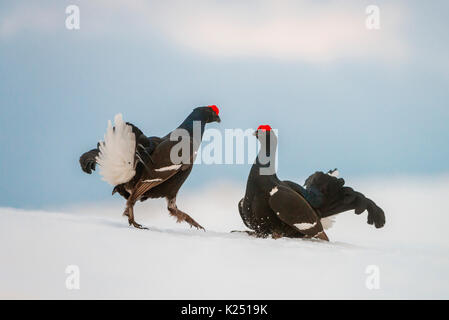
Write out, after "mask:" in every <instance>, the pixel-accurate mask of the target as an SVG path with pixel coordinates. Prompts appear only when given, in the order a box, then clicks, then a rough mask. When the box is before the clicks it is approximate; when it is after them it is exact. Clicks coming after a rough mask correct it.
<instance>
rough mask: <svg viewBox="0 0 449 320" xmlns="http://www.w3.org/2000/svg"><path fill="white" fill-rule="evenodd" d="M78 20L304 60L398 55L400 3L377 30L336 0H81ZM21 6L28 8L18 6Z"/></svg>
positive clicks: (207, 49)
mask: <svg viewBox="0 0 449 320" xmlns="http://www.w3.org/2000/svg"><path fill="white" fill-rule="evenodd" d="M78 5H79V7H80V10H81V24H82V29H83V30H84V31H88V34H89V35H99V34H105V33H109V34H111V35H114V34H120V32H126V33H128V34H132V35H138V36H139V37H143V39H145V36H146V35H147V34H148V32H149V31H152V32H157V33H159V34H162V36H163V37H164V38H166V39H168V40H169V41H171V42H173V43H175V44H176V45H178V46H181V47H183V48H187V49H188V50H191V51H193V52H196V53H198V54H201V55H206V56H211V57H254V58H258V57H261V58H267V57H268V58H275V59H282V60H304V61H308V62H323V61H333V60H336V59H341V58H343V59H344V58H354V57H381V58H386V59H388V60H390V59H394V60H396V59H398V58H399V59H401V58H403V57H404V56H405V52H406V50H405V44H404V41H403V40H402V37H401V35H400V26H401V23H402V19H401V15H400V13H401V8H399V7H398V6H397V5H393V4H388V5H386V4H383V5H382V6H381V8H380V17H381V29H380V30H376V31H370V30H367V28H366V27H365V20H366V17H367V15H366V13H365V9H366V5H365V4H363V3H360V2H355V1H351V2H345V4H342V3H341V2H337V1H326V2H317V1H312V0H303V1H269V0H261V1H206V0H197V1H194V2H190V1H189V2H187V1H181V0H172V1H164V2H156V1H152V2H148V1H144V0H131V1H127V2H123V1H95V2H91V1H90V2H85V1H80V2H79V4H78ZM23 10H25V9H23ZM58 14H59V16H57V17H55V16H54V15H55V13H54V8H53V7H48V8H47V10H43V9H39V10H37V11H36V12H34V13H33V14H32V15H31V18H30V14H29V13H27V11H26V10H25V11H23V12H22V13H18V12H17V11H16V12H14V14H12V15H10V16H8V17H7V19H6V21H5V22H4V23H3V24H2V25H1V26H0V35H1V34H9V35H10V34H12V33H13V32H17V31H19V30H20V28H26V27H30V26H32V27H35V28H37V27H39V28H40V29H43V30H48V29H49V26H50V22H49V21H54V20H55V19H56V20H57V21H58V20H61V22H60V25H61V27H60V28H63V20H64V19H63V14H64V12H63V11H62V8H61V12H60V13H58Z"/></svg>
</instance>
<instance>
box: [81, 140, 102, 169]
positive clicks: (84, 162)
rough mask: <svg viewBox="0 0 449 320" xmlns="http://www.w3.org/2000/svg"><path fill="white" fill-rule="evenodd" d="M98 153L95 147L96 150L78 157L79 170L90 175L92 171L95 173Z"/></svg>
mask: <svg viewBox="0 0 449 320" xmlns="http://www.w3.org/2000/svg"><path fill="white" fill-rule="evenodd" d="M99 152H100V150H99V149H98V146H97V148H95V149H92V150H90V151H87V152H85V153H83V154H82V155H81V157H80V166H81V170H83V171H84V172H85V173H87V174H91V173H92V171H95V166H96V165H97V161H96V160H95V159H96V158H97V156H98V153H99Z"/></svg>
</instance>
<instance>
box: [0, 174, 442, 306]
mask: <svg viewBox="0 0 449 320" xmlns="http://www.w3.org/2000/svg"><path fill="white" fill-rule="evenodd" d="M296 181H301V179H296ZM346 181H347V182H348V184H349V185H350V186H352V187H354V188H355V189H356V190H360V191H362V192H364V193H365V194H366V195H367V196H368V197H371V198H372V199H374V200H375V201H376V202H377V203H378V204H379V205H380V206H381V207H382V208H383V209H384V210H385V212H386V216H387V223H386V226H385V227H384V228H383V229H375V228H374V227H373V226H370V225H368V224H366V213H363V214H362V215H361V216H357V215H354V214H353V213H352V212H347V213H344V214H341V215H339V216H337V217H336V223H335V225H334V227H333V228H332V229H331V230H329V231H328V236H329V238H330V240H331V241H330V242H329V243H326V242H323V241H320V240H301V239H277V240H274V239H255V238H251V237H249V236H248V235H246V234H243V233H229V231H231V230H244V229H245V228H244V227H243V223H242V222H241V220H240V217H239V215H238V210H237V204H238V201H239V200H240V199H241V197H242V196H243V192H244V187H245V186H244V184H242V185H241V184H235V183H222V184H219V185H213V186H208V187H205V188H204V189H199V190H192V189H190V191H187V189H186V190H181V193H180V194H179V196H178V207H179V208H180V209H182V210H184V211H186V212H188V213H189V214H190V215H191V216H192V217H193V218H194V219H195V220H197V221H198V222H199V223H200V224H201V225H203V226H204V227H205V228H206V230H207V232H203V231H199V230H195V229H190V228H189V227H188V225H187V224H177V223H176V222H175V220H174V219H173V218H170V217H169V215H168V212H167V210H166V204H165V201H164V200H150V201H147V202H145V203H142V204H138V205H137V206H136V210H135V214H136V220H137V222H139V223H143V224H144V225H145V226H148V227H149V228H150V230H138V229H134V228H131V227H129V226H127V221H126V219H125V217H123V216H122V215H121V214H122V212H123V210H124V204H125V203H124V201H121V200H120V201H119V200H114V201H112V202H110V203H101V204H96V205H92V204H91V205H79V206H77V207H70V208H62V209H61V208H60V209H57V210H56V209H51V210H46V211H37V210H20V209H12V208H0V254H1V263H0V271H1V272H0V298H33V299H34V298H39V299H45V298H61V299H79V298H148V299H216V298H222V299H227V298H232V299H312V298H323V299H334V298H342V299H347V298H355V299H365V298H368V299H380V298H385V299H397V298H412V299H415V298H425V299H431V298H437V299H442V298H444V299H448V298H449V274H448V270H449V241H448V240H449V233H448V232H447V231H448V223H449V215H448V213H449V202H448V201H447V195H448V194H449V178H448V177H434V178H415V179H411V178H388V179H378V180H365V181H355V180H354V181H353V180H351V179H347V178H346ZM107 196H108V195H105V199H106V198H107ZM115 199H118V197H115ZM73 265H74V266H78V267H79V271H80V278H79V280H80V289H79V290H68V289H67V288H66V279H67V277H68V274H66V273H65V271H66V268H67V267H68V266H73ZM72 268H73V267H72ZM75 269H76V268H75ZM373 270H378V272H379V279H378V280H379V282H378V283H379V288H378V289H372V290H370V289H368V288H373V285H372V282H370V283H369V284H370V285H368V286H367V281H370V280H369V279H370V276H371V272H372V271H373ZM366 271H368V272H369V273H370V274H367V273H366ZM374 283H375V282H374Z"/></svg>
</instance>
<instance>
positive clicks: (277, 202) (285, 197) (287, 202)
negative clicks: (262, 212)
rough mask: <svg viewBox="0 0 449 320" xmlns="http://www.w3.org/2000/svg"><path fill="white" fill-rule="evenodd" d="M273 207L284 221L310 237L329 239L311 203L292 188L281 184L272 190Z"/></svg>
mask: <svg viewBox="0 0 449 320" xmlns="http://www.w3.org/2000/svg"><path fill="white" fill-rule="evenodd" d="M269 204H270V207H271V209H272V210H273V211H274V212H275V213H276V214H277V216H278V218H279V219H281V220H282V221H283V222H285V223H286V224H288V225H289V226H291V227H293V228H294V229H296V230H298V231H299V232H301V233H302V234H304V235H306V236H307V237H310V238H318V239H322V240H327V241H328V240H329V239H328V238H327V236H326V234H325V232H324V231H323V226H322V225H321V222H320V218H319V217H318V215H317V214H316V212H315V210H314V209H313V208H312V207H311V206H310V204H309V203H308V202H307V201H306V200H305V199H304V198H303V197H302V196H301V195H299V194H298V193H297V192H295V191H294V190H292V189H291V188H289V187H287V186H284V185H279V186H277V187H276V188H274V189H273V190H272V192H271V196H270V199H269Z"/></svg>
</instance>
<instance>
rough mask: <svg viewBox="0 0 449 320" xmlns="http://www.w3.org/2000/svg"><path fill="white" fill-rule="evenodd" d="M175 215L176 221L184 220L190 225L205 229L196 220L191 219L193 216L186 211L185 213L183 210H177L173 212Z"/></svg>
mask: <svg viewBox="0 0 449 320" xmlns="http://www.w3.org/2000/svg"><path fill="white" fill-rule="evenodd" d="M175 216H176V218H177V221H176V222H178V223H179V222H182V221H185V222H187V223H188V224H189V225H190V227H195V228H197V229H198V230H200V229H201V230H203V231H206V229H204V228H203V227H202V226H201V225H200V224H199V223H198V222H196V221H195V220H193V218H192V217H191V216H189V215H188V214H187V213H185V212H182V211H181V210H179V209H178V210H177V211H176V213H175Z"/></svg>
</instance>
